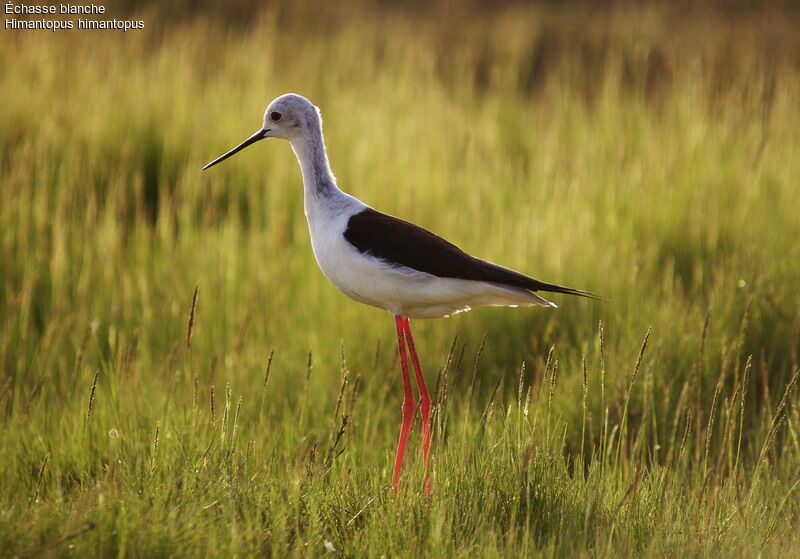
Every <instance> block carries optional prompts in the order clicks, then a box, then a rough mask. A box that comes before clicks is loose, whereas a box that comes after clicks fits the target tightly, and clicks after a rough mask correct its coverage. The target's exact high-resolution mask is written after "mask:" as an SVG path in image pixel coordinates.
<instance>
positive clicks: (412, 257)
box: [344, 208, 597, 299]
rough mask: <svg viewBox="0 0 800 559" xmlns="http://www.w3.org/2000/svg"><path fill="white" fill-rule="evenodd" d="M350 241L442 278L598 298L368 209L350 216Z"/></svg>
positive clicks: (395, 262)
mask: <svg viewBox="0 0 800 559" xmlns="http://www.w3.org/2000/svg"><path fill="white" fill-rule="evenodd" d="M344 236H345V238H346V239H347V240H348V242H349V243H350V244H351V245H353V246H354V247H356V248H357V249H358V250H359V251H361V252H362V253H365V254H370V255H372V256H374V257H376V258H380V259H381V260H384V261H385V262H387V263H389V264H392V265H398V266H405V267H407V268H413V269H414V270H419V271H420V272H426V273H428V274H432V275H434V276H438V277H442V278H457V279H465V280H474V281H488V282H493V283H500V284H504V285H509V286H512V287H521V288H522V289H527V290H529V291H549V292H553V293H567V294H569V295H579V296H581V297H589V298H592V299H596V298H597V297H596V296H595V295H593V294H592V293H589V292H587V291H580V290H578V289H572V288H570V287H563V286H560V285H554V284H551V283H545V282H542V281H539V280H535V279H533V278H531V277H528V276H526V275H525V274H520V273H519V272H515V271H514V270H509V269H508V268H503V267H502V266H498V265H496V264H492V263H491V262H486V261H485V260H481V259H479V258H475V257H474V256H470V255H469V254H467V253H466V252H464V251H463V250H461V249H460V248H458V247H457V246H456V245H454V244H453V243H450V242H448V241H446V240H444V239H443V238H441V237H439V236H438V235H435V234H433V233H431V232H430V231H428V230H426V229H423V228H422V227H419V226H418V225H414V224H413V223H409V222H408V221H403V220H402V219H398V218H396V217H392V216H390V215H386V214H383V213H381V212H379V211H376V210H373V209H372V208H366V209H364V210H362V211H361V212H359V213H357V214H355V215H353V216H351V217H350V220H349V221H348V223H347V230H346V231H345V232H344Z"/></svg>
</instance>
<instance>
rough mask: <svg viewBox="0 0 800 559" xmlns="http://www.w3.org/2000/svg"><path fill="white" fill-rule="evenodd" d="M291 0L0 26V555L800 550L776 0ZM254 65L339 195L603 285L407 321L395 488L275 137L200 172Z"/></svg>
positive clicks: (785, 124) (799, 425) (380, 356)
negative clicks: (423, 9)
mask: <svg viewBox="0 0 800 559" xmlns="http://www.w3.org/2000/svg"><path fill="white" fill-rule="evenodd" d="M296 9H297V10H298V12H296V13H295V12H291V11H289V12H287V13H284V12H280V13H279V12H276V11H274V10H273V11H270V10H267V11H266V12H265V14H264V16H263V17H261V18H260V19H259V20H258V23H257V25H254V26H253V27H244V28H241V27H235V26H230V27H228V26H222V25H217V24H215V23H214V22H213V20H209V21H206V20H204V19H202V18H198V19H197V20H196V21H189V22H187V23H185V24H183V25H176V26H175V27H174V28H170V29H168V30H167V31H166V32H164V33H163V34H162V32H161V31H160V30H158V29H156V30H153V31H151V32H148V33H140V34H127V35H126V36H124V37H122V36H115V35H111V34H95V35H92V34H70V33H63V34H52V35H47V36H44V35H41V36H33V35H22V34H11V33H4V34H3V35H2V36H0V37H1V38H0V41H1V42H2V49H0V67H2V68H3V71H2V72H0V98H2V99H3V108H2V110H0V277H2V288H1V290H0V317H1V318H2V320H1V321H0V363H2V373H0V422H2V429H0V448H2V453H0V487H2V492H1V493H0V495H2V497H1V498H2V507H0V554H2V555H4V556H5V555H12V556H13V555H15V554H24V553H30V552H36V553H38V552H45V553H51V554H65V555H70V554H72V555H76V556H85V555H86V554H90V555H92V554H94V555H119V556H141V555H147V556H149V555H163V556H178V555H180V556H198V555H201V556H202V555H213V556H231V555H243V556H251V555H259V554H272V555H273V556H276V557H286V556H317V555H323V554H328V553H333V554H341V555H346V556H380V555H386V556H406V557H411V556H420V555H423V554H428V553H429V554H432V555H440V556H447V557H450V556H508V555H509V554H515V555H531V554H534V553H536V552H541V553H543V554H544V555H552V556H561V557H574V556H589V555H595V556H596V555H607V554H620V555H630V554H634V553H641V554H643V555H645V556H685V555H701V556H702V555H719V554H722V555H728V556H754V555H757V554H758V553H760V552H763V553H765V554H767V555H770V556H777V555H781V556H792V555H793V554H796V553H798V551H800V549H799V548H798V543H797V539H796V538H795V536H794V533H795V531H796V528H797V518H798V516H797V515H798V513H800V505H798V503H799V502H800V501H799V500H798V497H797V492H796V490H797V485H796V484H797V481H798V471H800V441H799V440H798V430H800V408H798V404H799V403H800V402H798V396H797V394H798V391H797V389H796V377H797V371H798V335H799V332H800V315H799V314H798V309H799V308H800V295H799V294H798V289H797V285H798V280H800V274H799V273H798V266H797V262H800V243H798V239H800V220H798V215H800V189H798V188H797V177H798V176H800V157H799V156H798V153H800V127H798V122H800V119H799V118H798V117H800V114H798V112H799V109H798V105H797V98H798V94H800V72H799V71H798V68H797V66H796V63H794V62H792V60H796V53H797V52H798V45H797V44H796V40H795V39H793V38H792V37H793V35H792V34H791V33H789V32H788V31H787V30H791V29H792V21H791V20H786V21H783V20H781V21H779V20H778V19H775V21H772V20H770V21H771V24H773V25H774V27H772V28H770V27H760V26H759V25H760V24H751V23H749V22H748V21H745V20H744V19H742V20H737V19H735V18H734V19H733V20H732V21H730V22H727V23H722V22H714V21H713V20H712V19H709V18H706V19H703V18H699V19H692V18H687V19H686V20H685V21H682V22H681V23H680V24H679V25H678V24H675V22H674V21H673V20H671V19H670V17H669V16H670V14H669V13H661V12H658V11H652V10H650V11H648V10H642V11H635V12H633V15H622V14H616V15H614V16H611V17H608V18H606V19H602V20H600V19H598V18H596V17H592V15H591V14H588V15H587V14H582V13H575V14H565V13H561V12H559V11H557V10H555V9H553V10H550V11H546V10H545V11H543V10H528V9H526V8H523V7H516V8H513V9H509V10H500V11H498V12H497V13H492V14H486V13H481V14H479V15H478V14H472V15H467V14H469V13H471V12H469V13H468V12H465V14H460V15H452V17H449V18H434V19H430V18H424V17H422V14H416V15H414V14H408V13H392V14H386V13H384V14H373V13H371V12H370V11H369V10H366V9H363V8H360V9H353V10H352V11H351V12H348V13H347V14H346V16H345V12H344V11H342V10H343V9H341V10H339V11H336V10H335V9H333V14H334V16H335V17H333V18H332V19H331V21H323V22H320V21H318V20H315V19H314V18H313V17H311V16H310V15H309V14H305V13H301V12H302V9H301V8H296ZM340 12H341V13H340ZM281 14H282V15H281ZM287 14H288V15H287ZM487 19H488V20H489V21H490V22H491V23H494V24H495V25H489V24H487ZM762 24H763V22H762ZM763 25H766V24H763ZM315 26H316V27H315ZM312 28H313V29H317V30H319V29H322V30H324V31H325V32H319V33H311V32H309V31H308V29H312ZM665 29H669V30H671V32H672V33H673V34H670V35H667V34H666V33H665ZM698 29H701V30H703V31H704V32H703V33H698V32H697V30H698ZM767 37H771V38H772V40H773V41H774V42H776V43H777V44H778V45H781V47H782V48H779V49H775V47H774V44H773V43H771V42H770V41H769V40H767ZM764 45H767V46H764ZM770 49H774V50H770ZM67 55H68V56H69V59H70V60H71V61H72V62H71V64H69V65H68V64H65V63H63V57H64V56H67ZM792 56H795V58H794V59H793V58H792ZM286 91H296V92H299V93H303V94H304V95H306V96H308V97H309V98H310V99H312V100H313V101H314V102H315V103H316V104H317V105H318V106H319V107H320V108H321V109H322V112H323V116H324V118H325V134H326V140H327V142H328V147H329V151H330V158H331V162H332V165H333V168H334V172H335V173H336V175H337V177H338V180H339V184H340V186H341V187H342V188H343V189H344V190H346V191H348V192H350V193H352V194H354V195H356V196H358V197H360V198H362V199H363V200H365V201H366V202H368V203H369V204H371V205H373V206H375V207H377V208H379V209H381V210H383V211H387V212H389V213H393V214H396V215H401V216H403V217H404V218H407V219H410V220H412V221H415V222H417V223H420V224H421V225H424V226H426V227H428V228H430V229H432V230H434V231H436V232H438V233H440V234H442V235H444V236H446V237H447V238H449V239H450V240H452V241H454V242H456V243H457V244H458V245H460V246H462V247H463V248H465V249H466V250H468V251H470V252H472V253H475V254H477V255H479V256H482V257H485V258H488V259H491V260H496V261H498V262H501V263H503V264H505V265H508V266H510V267H513V268H516V269H519V270H521V271H524V272H527V273H530V274H532V275H534V276H535V277H537V278H541V279H543V280H546V281H553V282H557V283H563V284H567V285H570V286H574V287H577V288H582V289H588V290H591V291H594V292H597V293H600V294H602V295H604V296H606V297H608V299H609V300H608V301H607V302H605V303H594V302H590V301H583V300H575V299H566V298H560V299H558V300H557V302H558V303H559V305H560V308H559V309H558V310H557V311H552V312H551V311H544V310H541V309H538V310H537V309H517V310H507V309H483V310H478V311H474V312H471V313H468V314H463V315H458V316H457V317H455V318H453V319H450V320H446V321H430V322H423V321H417V322H415V323H414V328H415V334H416V336H415V337H416V339H417V348H418V350H419V351H420V354H421V357H422V359H423V366H424V367H425V369H426V373H427V377H428V379H429V380H428V382H429V385H430V386H431V387H433V386H437V387H438V390H437V407H436V419H435V424H436V429H435V433H434V450H433V452H434V454H433V456H434V462H433V476H434V487H435V489H434V493H433V495H432V497H431V498H430V499H429V500H428V499H425V498H424V497H423V495H422V492H421V489H422V472H421V468H420V465H419V460H418V458H419V457H418V456H417V455H416V454H415V453H416V452H417V451H418V450H419V448H418V444H419V443H418V441H416V440H412V446H411V447H410V451H409V456H410V458H409V462H408V464H407V467H406V472H405V474H404V478H403V480H402V482H401V483H402V488H401V492H400V494H399V495H397V496H393V495H392V494H391V493H390V492H389V490H388V485H389V481H390V475H391V470H390V468H391V465H392V455H393V451H394V444H395V440H396V436H397V429H398V427H399V421H400V401H401V395H400V393H401V390H400V382H399V370H398V363H397V359H396V357H395V355H396V350H395V348H394V345H393V344H394V342H393V340H394V333H393V326H392V323H391V320H390V317H389V316H388V315H387V314H386V313H385V312H382V311H378V310H375V309H371V308H367V307H364V306H361V305H358V304H356V303H353V302H351V301H349V300H347V299H346V298H345V297H344V296H342V295H341V294H339V293H338V292H337V291H336V290H335V289H334V288H333V287H332V286H330V285H329V284H328V282H327V280H325V278H324V277H323V276H322V274H321V273H320V272H319V271H318V269H317V267H316V264H315V262H314V260H313V256H312V254H311V249H310V244H309V241H308V233H307V230H306V223H305V219H304V217H303V213H302V189H301V187H300V174H299V170H298V168H297V165H296V163H295V161H294V159H293V154H292V153H291V150H290V148H289V147H288V146H287V145H284V144H282V143H278V142H269V143H266V144H265V145H259V146H256V147H254V148H251V150H248V151H246V152H243V153H242V154H241V155H240V156H238V157H237V158H236V159H234V160H231V161H229V162H226V163H225V164H224V165H220V166H218V167H215V168H214V169H212V170H210V171H208V172H205V173H200V171H199V169H200V167H201V166H202V165H203V164H204V163H206V162H207V161H208V160H210V159H211V158H212V157H214V156H216V155H218V154H219V153H221V152H222V151H223V150H225V149H227V148H229V147H231V146H232V145H234V144H235V143H237V142H238V141H241V140H242V139H243V138H245V137H246V136H247V135H249V134H250V133H252V131H253V130H254V129H255V128H256V127H257V126H258V125H259V122H260V116H261V111H262V110H263V108H264V107H265V106H266V104H267V103H268V102H269V101H270V100H271V99H272V98H273V97H275V96H276V95H278V94H280V93H283V92H286ZM195 288H197V300H196V305H194V306H193V293H195ZM190 310H191V312H190ZM190 314H191V315H192V316H193V319H192V327H191V330H192V331H191V345H189V344H187V339H188V335H189V332H188V329H189V322H190V320H189V316H190ZM648 333H649V334H648ZM645 339H646V343H645ZM551 348H553V349H552V354H550V351H551ZM273 351H274V354H273ZM548 355H550V358H549V361H548ZM448 356H449V357H448ZM268 363H270V365H269V374H268V375H267V367H268ZM523 364H524V365H523ZM98 371H99V373H98ZM265 378H266V382H265ZM498 382H499V385H498ZM343 383H344V385H343ZM342 386H343V388H342ZM496 386H497V391H496V392H495V387H496ZM342 390H343V392H342ZM340 393H341V394H343V396H342V403H341V406H340V407H339V412H338V414H337V413H335V412H336V409H337V398H338V396H339V394H340ZM345 417H346V418H347V419H346V420H345V419H344V418H345ZM343 426H344V429H343V430H342V427H343ZM416 434H417V433H415V435H416ZM73 536H74V537H73ZM73 546H74V547H73ZM331 550H333V551H331Z"/></svg>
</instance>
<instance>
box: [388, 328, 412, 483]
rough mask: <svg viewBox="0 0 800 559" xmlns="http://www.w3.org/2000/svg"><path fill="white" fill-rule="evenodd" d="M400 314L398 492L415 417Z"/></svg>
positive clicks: (395, 472) (396, 480)
mask: <svg viewBox="0 0 800 559" xmlns="http://www.w3.org/2000/svg"><path fill="white" fill-rule="evenodd" d="M404 320H405V319H404V318H403V317H402V316H400V315H395V317H394V325H395V327H396V328H397V349H398V350H399V351H400V368H401V370H402V372H403V425H402V427H400V440H399V441H398V442H397V456H396V457H395V459H394V475H393V476H392V489H393V490H394V491H395V493H396V492H397V482H398V481H400V470H402V469H403V455H404V454H405V452H406V441H407V440H408V431H409V429H410V428H411V422H412V420H413V419H414V393H413V392H412V391H411V377H410V376H409V374H408V358H407V357H406V346H405V342H404V339H403V333H404V323H403V321H404Z"/></svg>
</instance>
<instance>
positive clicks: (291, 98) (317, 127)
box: [203, 93, 322, 171]
mask: <svg viewBox="0 0 800 559" xmlns="http://www.w3.org/2000/svg"><path fill="white" fill-rule="evenodd" d="M321 127H322V117H321V116H320V112H319V109H318V108H317V107H315V106H314V104H313V103H311V101H309V100H308V99H306V98H305V97H303V96H302V95H298V94H296V93H286V94H285V95H281V96H280V97H278V98H276V99H275V100H274V101H272V103H270V104H269V106H268V107H267V110H266V111H265V112H264V124H263V126H262V127H261V129H260V130H258V131H257V132H256V133H255V134H253V135H252V136H250V137H249V138H247V139H246V140H245V141H244V142H242V143H241V144H239V145H238V146H236V147H235V148H233V149H232V150H230V151H228V152H227V153H224V154H223V155H220V156H219V157H217V158H216V159H215V160H214V161H212V162H211V163H208V164H207V165H206V166H205V167H203V170H204V171H205V170H206V169H208V168H209V167H211V166H213V165H216V164H217V163H219V162H221V161H223V160H225V159H227V158H229V157H230V156H231V155H234V154H235V153H237V152H239V151H241V150H243V149H244V148H246V147H247V146H249V145H251V144H254V143H256V142H257V141H259V140H263V139H266V138H283V139H284V140H289V141H290V142H291V141H294V140H298V139H301V138H304V137H307V136H309V135H310V134H314V133H320V132H321V129H322V128H321Z"/></svg>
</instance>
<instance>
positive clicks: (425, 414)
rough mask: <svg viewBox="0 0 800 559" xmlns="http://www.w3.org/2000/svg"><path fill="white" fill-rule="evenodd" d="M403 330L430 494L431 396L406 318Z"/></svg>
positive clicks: (427, 487) (428, 492) (427, 490)
mask: <svg viewBox="0 0 800 559" xmlns="http://www.w3.org/2000/svg"><path fill="white" fill-rule="evenodd" d="M403 330H404V331H405V335H406V340H407V341H408V351H409V353H411V363H412V364H413V365H414V375H415V376H416V378H417V386H418V387H419V412H420V415H421V416H422V465H423V467H424V468H425V494H426V495H430V492H431V477H430V472H429V471H428V453H429V452H430V448H431V397H430V395H429V394H428V387H427V386H425V377H424V376H423V375H422V367H421V366H420V364H419V357H417V350H416V349H415V348H414V338H413V336H412V335H411V325H410V324H409V322H408V319H407V318H403Z"/></svg>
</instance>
